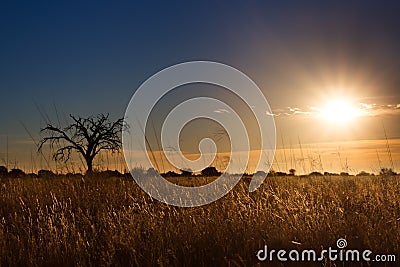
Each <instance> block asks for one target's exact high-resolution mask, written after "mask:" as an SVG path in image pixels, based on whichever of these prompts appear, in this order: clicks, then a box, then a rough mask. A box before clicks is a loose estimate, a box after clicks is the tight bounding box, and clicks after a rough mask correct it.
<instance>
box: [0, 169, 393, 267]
mask: <svg viewBox="0 0 400 267" xmlns="http://www.w3.org/2000/svg"><path fill="white" fill-rule="evenodd" d="M399 178H400V177H399V176H387V177H386V176H369V177H341V176H335V177H334V176H332V177H330V176H329V177H326V176H323V177H267V179H266V180H265V182H264V183H263V185H262V186H261V187H260V188H259V189H258V190H257V191H255V192H253V193H249V192H248V191H247V186H248V184H249V179H243V180H242V181H241V182H240V183H239V184H238V185H237V186H236V187H235V188H234V190H233V191H231V192H230V193H228V194H227V195H226V196H225V197H223V198H222V199H220V200H218V201H216V202H214V203H212V204H210V205H206V206H203V207H196V208H178V207H173V206H168V205H165V204H163V203H161V202H158V201H156V200H153V199H152V198H150V197H149V196H148V195H147V194H145V193H144V192H143V191H142V190H141V189H140V188H139V187H138V186H137V185H136V183H135V182H134V181H133V180H132V179H128V178H105V177H92V178H82V179H81V178H56V177H54V178H14V179H11V178H2V179H0V188H1V194H0V255H1V262H0V265H1V266H9V265H12V266H16V265H18V266H110V265H112V266H115V265H118V266H221V265H222V266H254V265H258V264H259V262H258V260H257V259H256V257H255V253H256V252H257V250H259V249H260V248H262V247H263V246H264V245H268V246H269V247H273V248H276V249H280V248H287V249H292V248H296V249H306V248H314V249H316V250H317V251H320V250H321V249H322V248H326V247H328V246H332V247H334V246H335V243H336V240H337V239H338V238H346V239H347V242H348V247H349V248H354V249H355V248H360V249H370V250H372V251H373V252H374V253H386V254H395V255H397V258H398V257H399V255H400V179H399ZM196 179H204V178H192V179H191V181H196ZM397 260H398V259H397ZM265 264H266V263H265V262H264V263H261V264H260V265H261V266H264V265H265ZM392 264H393V263H392ZM272 265H277V266H288V265H290V264H282V265H280V264H279V263H278V262H275V263H272ZM389 265H390V264H388V263H387V264H386V265H385V264H381V265H377V266H389ZM395 265H396V264H394V266H395ZM315 266H349V263H341V262H329V261H328V260H326V261H324V262H322V263H315ZM354 266H360V263H354ZM362 266H375V265H367V264H366V263H365V262H364V263H363V265H362Z"/></svg>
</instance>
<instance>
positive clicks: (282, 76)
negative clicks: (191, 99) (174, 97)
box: [0, 1, 400, 157]
mask: <svg viewBox="0 0 400 267" xmlns="http://www.w3.org/2000/svg"><path fill="white" fill-rule="evenodd" d="M399 11H400V5H399V4H398V3H397V2H396V1H379V2H377V1H332V2H327V1H324V2H321V1H305V2H303V1H302V2H300V1H276V2H272V1H242V2H239V1H221V2H218V3H215V2H214V1H198V2H195V3H185V2H174V1H168V2H142V3H136V2H133V1H126V2H122V1H121V2H118V3H115V2H111V1H92V2H90V1H87V2H81V1H11V2H7V3H5V2H2V3H1V4H0V36H1V42H0V90H1V95H2V96H1V102H2V103H1V105H0V121H1V124H0V147H1V148H0V151H4V143H5V141H4V136H5V135H8V136H9V140H10V142H11V143H13V142H14V143H16V142H17V141H21V140H29V136H28V135H27V133H26V131H25V130H24V128H23V127H22V126H21V124H20V122H19V121H22V122H23V123H24V124H25V125H26V126H27V128H28V129H29V130H30V131H31V132H32V133H33V134H34V135H35V136H38V132H39V129H40V127H43V126H44V122H43V120H42V118H41V115H40V112H39V111H38V108H37V106H38V107H39V109H41V110H42V111H43V112H45V113H47V114H49V116H50V117H51V118H52V119H53V120H55V108H54V106H56V107H57V112H59V113H60V114H61V117H64V115H68V114H75V115H82V116H87V115H93V114H97V113H100V112H103V113H107V112H108V113H110V114H111V116H112V117H114V118H116V117H120V116H122V115H123V113H124V111H125V108H126V106H127V104H128V102H129V99H130V97H131V96H132V94H133V93H134V91H135V89H136V88H137V87H138V86H139V85H140V84H141V83H142V82H143V81H144V80H146V79H147V78H148V77H149V76H151V75H152V74H154V73H155V72H157V71H159V70H161V69H163V68H165V67H167V66H171V65H173V64H176V63H180V62H184V61H189V60H212V61H218V62H222V63H226V64H229V65H232V66H234V67H235V68H238V69H240V70H241V71H243V72H245V73H246V74H247V75H249V76H250V77H251V78H252V79H253V80H254V81H255V82H256V83H257V84H258V85H259V86H260V87H261V89H262V90H263V92H264V94H265V95H266V97H267V99H268V101H269V102H270V105H271V107H272V109H273V110H282V109H287V108H288V107H292V108H293V107H295V108H300V109H302V110H306V109H308V108H309V107H310V106H316V105H318V103H319V101H320V99H321V97H322V98H323V96H324V95H325V94H326V95H329V94H328V93H329V92H327V91H329V90H336V89H332V88H337V87H338V85H340V86H342V87H343V88H341V89H338V90H341V91H344V92H345V93H348V94H349V95H351V96H353V97H355V98H357V100H358V101H359V102H362V103H367V104H377V105H383V106H385V107H386V106H387V105H397V104H398V103H400V93H399V90H398V87H399V84H400V78H399V75H398V74H399V73H400V60H399V55H400V54H399V53H398V47H400V28H399V27H398V25H399V20H400V19H399V16H398V12H399ZM198 90H201V89H198ZM340 93H343V92H340ZM63 114H64V115H63ZM385 120H387V123H388V124H391V125H392V124H393V125H395V124H396V122H398V117H397V116H395V117H393V116H392V115H391V116H389V117H387V118H386V119H385ZM291 125H292V126H291ZM293 125H294V126H293ZM281 126H282V128H293V127H296V128H299V129H301V128H304V126H301V123H300V122H299V121H296V122H295V123H294V124H290V123H289V124H288V123H287V122H283V124H282V125H281ZM380 129H381V126H380V125H379V126H377V129H375V130H372V131H373V132H376V134H375V135H368V134H367V135H365V136H361V137H357V138H360V139H363V138H365V139H371V138H372V139H373V138H382V136H379V134H378V133H379V131H380ZM389 130H390V134H391V136H392V137H399V136H400V134H399V133H400V132H399V131H398V129H397V128H396V127H394V126H393V128H392V129H389ZM300 132H301V131H300ZM309 137H310V133H307V132H306V133H304V138H305V139H310V138H311V137H310V138H309ZM0 157H1V156H0Z"/></svg>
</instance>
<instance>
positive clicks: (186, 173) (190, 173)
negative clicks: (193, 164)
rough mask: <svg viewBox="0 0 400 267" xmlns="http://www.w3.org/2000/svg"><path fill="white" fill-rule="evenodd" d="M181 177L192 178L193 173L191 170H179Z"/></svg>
mask: <svg viewBox="0 0 400 267" xmlns="http://www.w3.org/2000/svg"><path fill="white" fill-rule="evenodd" d="M180 171H181V176H185V177H188V176H192V175H193V171H192V170H191V169H181V170H180Z"/></svg>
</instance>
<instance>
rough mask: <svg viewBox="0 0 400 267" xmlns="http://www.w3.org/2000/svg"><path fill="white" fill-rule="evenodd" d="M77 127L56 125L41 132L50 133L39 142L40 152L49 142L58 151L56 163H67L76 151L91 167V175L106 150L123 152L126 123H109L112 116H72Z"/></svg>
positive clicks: (89, 167) (48, 126)
mask: <svg viewBox="0 0 400 267" xmlns="http://www.w3.org/2000/svg"><path fill="white" fill-rule="evenodd" d="M70 117H71V118H72V120H73V123H72V124H70V125H69V126H67V127H65V128H61V127H56V126H54V125H52V124H47V126H46V127H45V128H43V129H41V132H45V133H47V136H45V137H43V138H42V139H41V141H40V142H39V146H38V151H40V150H41V149H42V148H43V145H44V144H45V143H46V142H49V143H50V146H51V147H56V148H57V150H56V151H55V152H54V154H53V159H54V160H56V161H60V160H62V161H64V162H67V161H68V160H69V159H70V156H71V152H73V151H75V152H78V153H79V154H81V155H82V157H83V158H84V159H85V162H86V165H87V173H91V172H92V171H93V160H94V158H95V157H96V156H97V155H98V154H99V153H100V151H102V150H109V151H111V152H116V151H118V150H120V149H121V145H122V142H121V138H120V134H121V132H122V129H123V128H124V127H126V125H125V123H124V119H123V118H121V119H118V120H116V121H114V122H111V121H110V120H109V114H107V115H104V114H99V115H97V116H96V117H94V116H90V117H88V118H81V117H75V116H73V115H70Z"/></svg>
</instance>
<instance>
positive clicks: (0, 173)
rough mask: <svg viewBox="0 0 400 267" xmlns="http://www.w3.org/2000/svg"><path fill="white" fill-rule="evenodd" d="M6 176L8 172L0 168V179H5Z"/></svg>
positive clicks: (4, 168) (2, 167)
mask: <svg viewBox="0 0 400 267" xmlns="http://www.w3.org/2000/svg"><path fill="white" fill-rule="evenodd" d="M7 174H8V170H7V168H6V167H4V166H0V177H6V176H7Z"/></svg>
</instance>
